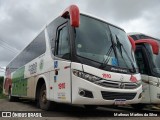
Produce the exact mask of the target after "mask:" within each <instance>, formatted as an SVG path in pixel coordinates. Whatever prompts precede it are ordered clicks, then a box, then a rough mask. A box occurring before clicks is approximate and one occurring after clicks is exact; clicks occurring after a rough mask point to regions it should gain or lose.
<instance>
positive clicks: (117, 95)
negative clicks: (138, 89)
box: [101, 91, 136, 100]
mask: <svg viewBox="0 0 160 120" xmlns="http://www.w3.org/2000/svg"><path fill="white" fill-rule="evenodd" d="M101 94H102V97H103V99H105V100H114V99H126V100H132V99H134V97H135V96H136V93H118V92H106V91H101Z"/></svg>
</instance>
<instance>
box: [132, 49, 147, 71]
mask: <svg viewBox="0 0 160 120" xmlns="http://www.w3.org/2000/svg"><path fill="white" fill-rule="evenodd" d="M135 57H136V61H137V65H138V67H139V72H140V73H141V74H148V71H147V64H146V61H145V58H144V55H143V53H142V50H136V52H135Z"/></svg>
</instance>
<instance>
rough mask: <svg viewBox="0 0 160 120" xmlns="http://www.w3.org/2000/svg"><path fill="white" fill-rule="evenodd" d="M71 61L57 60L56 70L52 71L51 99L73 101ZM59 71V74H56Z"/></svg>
mask: <svg viewBox="0 0 160 120" xmlns="http://www.w3.org/2000/svg"><path fill="white" fill-rule="evenodd" d="M70 64H71V62H68V61H61V60H55V61H54V63H53V67H54V69H55V70H54V71H51V72H50V87H52V88H53V89H52V90H50V96H51V97H50V99H51V100H52V101H56V102H62V103H71V73H70V72H71V68H70ZM56 72H58V74H56Z"/></svg>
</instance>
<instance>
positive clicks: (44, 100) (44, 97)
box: [41, 90, 47, 104]
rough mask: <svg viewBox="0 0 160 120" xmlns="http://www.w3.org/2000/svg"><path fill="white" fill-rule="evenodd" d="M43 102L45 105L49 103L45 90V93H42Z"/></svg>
mask: <svg viewBox="0 0 160 120" xmlns="http://www.w3.org/2000/svg"><path fill="white" fill-rule="evenodd" d="M41 102H42V103H43V104H46V103H47V98H46V90H43V91H42V94H41Z"/></svg>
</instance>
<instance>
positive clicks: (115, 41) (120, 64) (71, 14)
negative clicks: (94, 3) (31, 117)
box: [4, 5, 142, 110]
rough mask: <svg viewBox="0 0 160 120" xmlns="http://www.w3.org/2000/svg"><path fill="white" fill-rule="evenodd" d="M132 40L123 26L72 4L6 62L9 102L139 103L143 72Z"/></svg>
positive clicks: (46, 105) (48, 104)
mask: <svg viewBox="0 0 160 120" xmlns="http://www.w3.org/2000/svg"><path fill="white" fill-rule="evenodd" d="M130 41H132V39H130V40H129V39H128V37H127V35H126V33H125V31H124V30H123V29H121V28H119V27H117V26H115V25H112V24H110V23H107V22H105V21H103V20H100V19H98V18H95V17H92V16H88V15H85V14H80V13H79V9H78V7H77V6H75V5H71V6H70V7H68V8H67V9H66V10H65V11H64V13H63V14H62V15H61V16H59V17H57V18H56V19H55V20H53V21H52V22H51V23H50V24H48V25H46V27H45V28H44V29H43V30H42V31H41V32H40V34H39V35H38V36H37V37H36V38H35V39H34V40H33V41H32V42H31V43H30V44H29V45H28V46H27V47H26V48H24V50H22V52H21V53H20V54H19V55H18V56H16V57H15V58H14V59H13V60H12V61H11V62H10V63H9V64H8V65H7V67H6V77H5V82H4V93H5V94H6V95H8V96H9V100H10V101H12V100H15V99H16V98H20V97H25V98H30V99H34V100H36V101H37V103H38V104H39V106H40V108H41V109H44V110H48V109H50V107H53V106H54V105H51V103H53V102H54V103H56V102H58V103H68V104H79V105H85V106H86V107H91V108H92V107H93V106H94V105H114V104H134V103H139V102H140V100H141V93H142V85H141V76H140V74H139V72H138V69H137V65H136V61H135V57H134V51H133V49H132V45H131V43H130ZM132 44H133V46H134V42H133V41H132Z"/></svg>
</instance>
